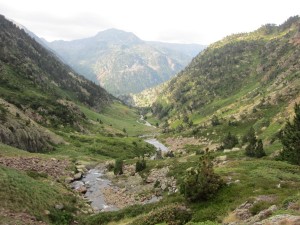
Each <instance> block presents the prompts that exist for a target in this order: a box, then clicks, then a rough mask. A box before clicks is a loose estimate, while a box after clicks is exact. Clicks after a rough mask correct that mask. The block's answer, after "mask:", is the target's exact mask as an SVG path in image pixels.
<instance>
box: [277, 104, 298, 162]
mask: <svg viewBox="0 0 300 225" xmlns="http://www.w3.org/2000/svg"><path fill="white" fill-rule="evenodd" d="M294 110H295V116H294V119H293V122H289V121H288V122H287V123H286V125H285V127H284V128H283V130H282V132H281V137H280V140H281V143H282V145H283V150H282V152H281V153H280V158H281V159H283V160H287V161H289V162H291V163H293V164H297V165H300V105H298V104H296V105H295V108H294Z"/></svg>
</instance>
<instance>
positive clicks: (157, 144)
mask: <svg viewBox="0 0 300 225" xmlns="http://www.w3.org/2000/svg"><path fill="white" fill-rule="evenodd" d="M145 142H147V143H149V144H151V145H154V147H155V148H156V150H161V151H162V152H167V151H168V148H167V147H166V146H165V145H164V144H162V143H161V142H159V141H158V140H157V139H156V138H151V139H147V140H145Z"/></svg>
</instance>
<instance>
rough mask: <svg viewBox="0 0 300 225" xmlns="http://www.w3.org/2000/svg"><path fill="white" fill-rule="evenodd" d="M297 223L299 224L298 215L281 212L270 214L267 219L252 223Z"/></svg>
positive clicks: (290, 224) (282, 224)
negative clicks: (280, 213)
mask: <svg viewBox="0 0 300 225" xmlns="http://www.w3.org/2000/svg"><path fill="white" fill-rule="evenodd" d="M271 224H272V225H298V224H300V216H294V215H289V214H282V215H276V216H272V217H270V218H268V219H265V220H262V221H260V222H257V223H254V225H271Z"/></svg>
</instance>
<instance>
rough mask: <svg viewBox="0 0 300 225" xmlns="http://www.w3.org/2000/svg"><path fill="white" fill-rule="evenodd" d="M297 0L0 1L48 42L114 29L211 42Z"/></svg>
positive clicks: (291, 11) (280, 18) (277, 19)
mask: <svg viewBox="0 0 300 225" xmlns="http://www.w3.org/2000/svg"><path fill="white" fill-rule="evenodd" d="M299 9H300V1H296V0H286V1H276V2H274V1H270V0H266V1H258V0H254V1H238V0H228V1H221V0H210V1H197V0H185V1H179V0H177V1H176V0H175V1H170V0H164V1H158V0H153V1H149V0H145V1H138V0H128V1H120V0H110V1H93V0H86V1H84V2H82V1H58V0H52V1H48V0H47V1H35V0H28V1H21V0H0V14H3V15H4V16H5V17H7V18H8V19H12V20H14V21H16V22H17V23H20V24H22V25H23V26H25V27H26V28H28V29H29V30H30V31H32V32H34V33H35V34H36V35H38V36H39V37H42V38H45V39H46V40H47V41H54V40H75V39H81V38H87V37H91V36H94V35H96V34H97V33H98V32H101V31H104V30H107V29H111V28H115V29H120V30H124V31H127V32H132V33H134V34H135V35H137V36H138V37H139V38H141V39H143V40H146V41H161V42H171V43H197V44H205V45H207V44H210V43H212V42H215V41H217V40H220V39H221V38H223V37H225V36H228V35H230V34H233V33H241V32H250V31H253V30H255V29H257V28H259V27H260V26H262V25H264V24H267V23H274V24H277V25H278V24H281V23H283V22H284V21H286V20H287V19H288V18H289V17H291V16H295V15H298V14H299V12H298V11H299Z"/></svg>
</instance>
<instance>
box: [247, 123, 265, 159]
mask: <svg viewBox="0 0 300 225" xmlns="http://www.w3.org/2000/svg"><path fill="white" fill-rule="evenodd" d="M243 142H248V145H247V146H246V149H245V150H246V155H247V156H250V157H257V158H261V157H263V156H265V155H266V153H265V151H264V146H263V143H262V140H261V139H258V140H257V139H256V136H255V130H254V129H253V127H251V129H250V130H249V131H248V133H247V134H246V135H245V136H244V137H243Z"/></svg>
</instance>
